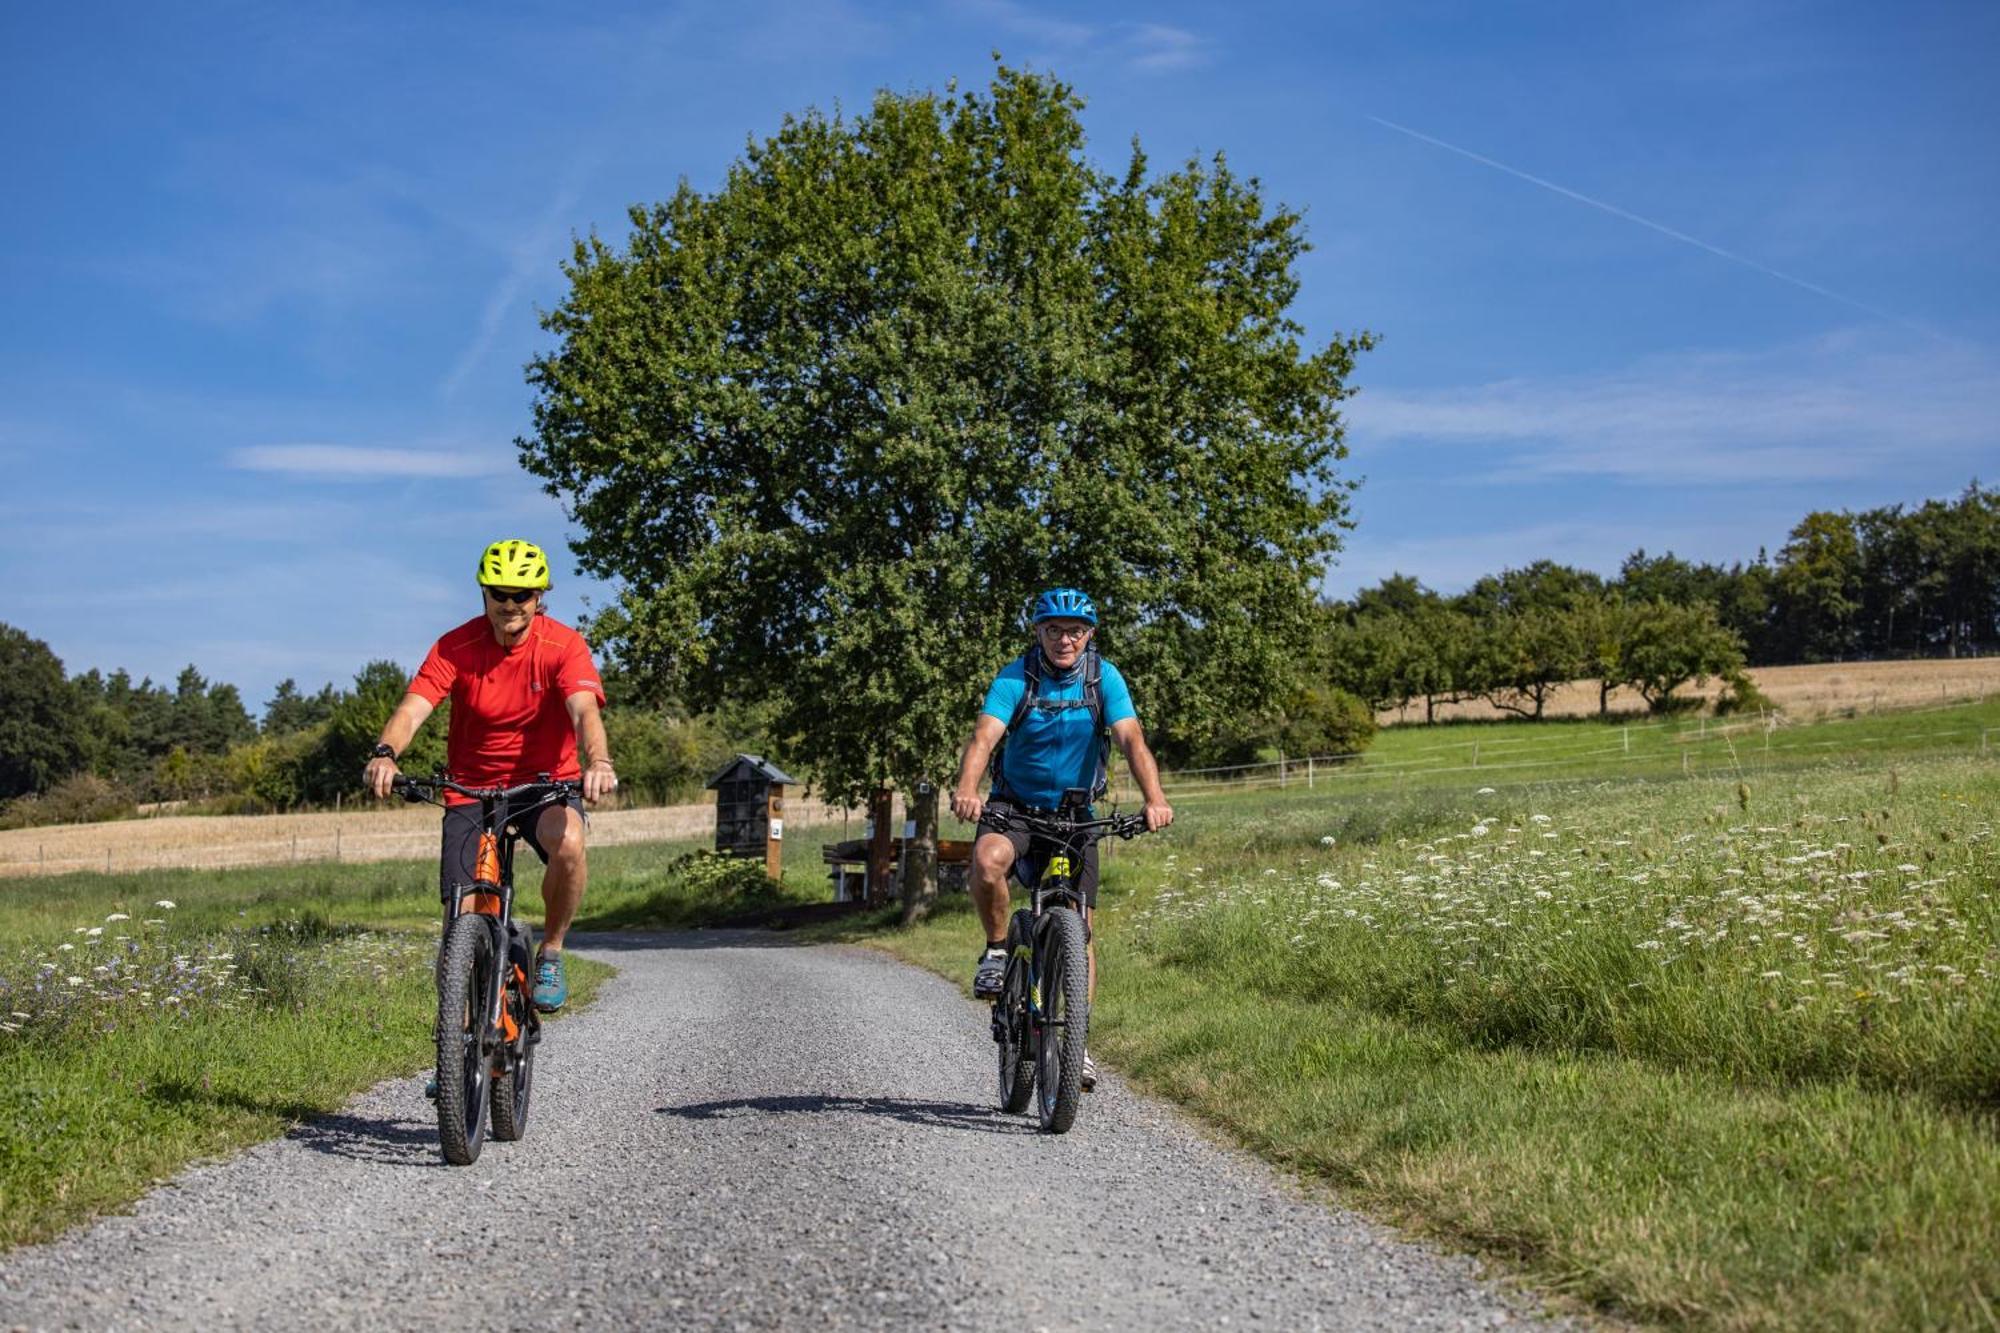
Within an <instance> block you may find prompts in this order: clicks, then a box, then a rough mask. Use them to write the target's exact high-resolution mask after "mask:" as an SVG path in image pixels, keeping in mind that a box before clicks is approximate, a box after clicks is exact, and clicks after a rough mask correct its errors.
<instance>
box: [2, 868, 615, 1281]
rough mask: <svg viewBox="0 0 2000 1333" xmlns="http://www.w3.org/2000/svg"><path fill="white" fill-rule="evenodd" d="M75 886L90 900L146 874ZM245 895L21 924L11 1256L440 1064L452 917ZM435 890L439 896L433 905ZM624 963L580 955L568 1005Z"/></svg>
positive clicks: (8, 1113) (12, 998)
mask: <svg viewBox="0 0 2000 1333" xmlns="http://www.w3.org/2000/svg"><path fill="white" fill-rule="evenodd" d="M377 869H378V870H379V868H377ZM433 873H434V872H433ZM76 878H80V877H72V879H73V881H74V879H76ZM246 878H247V876H246ZM9 887H10V889H11V888H12V887H15V886H9ZM33 887H34V888H36V889H40V888H43V887H45V886H44V885H41V884H35V885H34V886H33ZM77 887H84V888H85V889H86V891H85V892H83V893H81V894H79V895H78V897H79V898H80V899H85V900H87V899H89V898H91V897H93V896H99V895H105V894H110V895H118V896H120V897H123V898H131V897H132V892H131V890H132V888H133V887H134V886H133V885H131V884H129V883H118V884H112V885H97V886H77ZM349 887H350V888H351V889H354V890H355V891H356V892H358V893H359V896H360V898H361V899H362V900H363V901H364V902H369V903H372V902H373V901H374V900H373V898H372V895H371V894H370V893H368V892H367V891H365V890H363V889H360V888H358V887H357V886H349ZM236 888H237V889H238V890H239V891H238V892H235V893H232V892H230V891H229V890H226V889H225V890H223V891H220V892H218V893H216V894H215V895H213V900H205V899H204V896H203V894H202V893H201V890H200V888H199V887H194V888H193V889H192V891H185V890H184V891H183V900H176V899H168V898H164V897H161V898H158V899H150V900H147V901H146V902H145V904H144V906H143V909H142V910H143V911H145V912H146V913H147V914H148V915H146V916H139V915H137V914H136V913H128V912H124V911H120V910H116V909H114V910H113V911H111V912H109V913H105V914H102V915H96V916H85V915H83V914H82V913H80V912H72V913H71V916H70V919H72V920H81V921H84V922H87V924H78V925H75V926H73V927H71V928H70V929H69V930H67V931H65V932H63V933H62V934H60V935H56V934H51V933H48V932H46V931H44V932H42V934H41V935H40V937H39V938H37V937H36V936H34V935H33V934H28V935H25V936H24V935H23V934H22V933H21V932H19V931H18V930H16V931H15V932H14V933H13V936H12V937H13V938H14V939H15V940H17V941H19V942H18V943H17V944H16V945H15V948H14V952H13V954H12V956H11V957H9V958H6V959H4V960H0V1249H6V1248H10V1247H12V1246H15V1245H20V1244H25V1243H29V1242H33V1241H40V1240H47V1239H50V1238H52V1237H54V1236H56V1235H58V1234H59V1233H61V1232H62V1231H63V1230H65V1229H67V1228H68V1227H70V1226H73V1225H75V1224H77V1223H79V1222H82V1221H85V1220H87V1219H89V1218H91V1217H93V1216H96V1215H98V1214H101V1213H104V1212H107V1211H112V1210H116V1209H118V1208H121V1207H124V1206H126V1205H127V1204H129V1203H130V1202H131V1201H132V1200H134V1199H136V1198H137V1197H138V1196H139V1195H141V1194H143V1193H144V1192H145V1191H146V1190H147V1189H149V1188H150V1187H151V1186H153V1185H155V1184H158V1183H160V1182H162V1181H164V1180H165V1179H167V1178H168V1177H170V1176H171V1175H173V1174H174V1173H175V1172H177V1171H178V1170H180V1169H181V1168H182V1167H184V1166H186V1165H187V1164H188V1163H190V1162H193V1161H196V1160H199V1159H202V1158H210V1157H215V1156H219V1155H221V1154H224V1153H227V1152H230V1151H232V1150H234V1149H237V1148H240V1147H243V1146H245V1145H247V1144H250V1143H255V1142H258V1141H260V1140H262V1139H267V1138H270V1137H273V1136H275V1135H277V1134H281V1133H283V1132H285V1130H287V1129H288V1128H290V1127H291V1126H293V1125H295V1124H297V1123H299V1122H300V1121H303V1120H307V1119H310V1118H312V1117H315V1116H319V1115H323V1114H326V1113H329V1112H332V1111H334V1110H337V1109H338V1108H339V1107H340V1106H341V1105H342V1104H343V1103H344V1102H345V1101H347V1100H348V1098H350V1097H351V1096H352V1095H353V1094H354V1093H355V1092H357V1091H359V1090H361V1089H363V1088H366V1087H368V1086H369V1085H371V1084H373V1083H375V1082H377V1081H379V1080H381V1079H383V1078H387V1077H390V1076H392V1075H396V1074H407V1073H412V1072H415V1071H417V1070H419V1069H422V1068H424V1067H426V1066H427V1065H428V1064H429V1063H430V1060H431V1058H432V1053H431V1025H432V1021H433V1019H434V1017H435V1015H436V1011H437V999H436V993H435V990H434V988H433V984H432V980H431V960H432V958H433V957H434V956H435V950H436V930H437V927H436V923H435V922H429V921H427V922H426V923H425V925H423V926H421V927H414V928H412V927H404V928H397V929H386V930H385V929H377V928H372V927H371V926H369V925H367V924H363V923H360V922H355V921H351V920H350V921H342V920H340V919H339V916H340V912H339V909H338V901H339V898H340V895H337V894H336V895H330V896H328V897H323V898H321V899H320V900H319V901H320V906H321V907H331V908H333V909H334V911H335V915H334V916H329V915H327V914H326V913H325V912H323V911H321V910H319V909H317V908H316V909H314V910H310V911H306V912H299V911H297V910H296V909H291V910H286V911H277V910H274V909H271V908H270V907H269V905H268V904H261V905H259V910H258V912H257V915H258V916H260V917H263V918H266V919H264V920H261V921H259V922H256V923H252V921H251V911H252V909H251V907H249V906H244V907H237V906H234V904H235V903H236V902H239V901H245V900H248V901H251V902H253V903H254V902H256V899H255V897H254V896H253V895H251V894H250V893H249V892H248V891H247V890H245V889H244V886H242V885H238V886H236ZM92 889H94V890H95V892H92V891H91V890H92ZM30 896H31V897H32V895H30ZM390 896H391V898H392V899H393V897H394V895H393V894H392V895H390ZM435 900H436V894H435V890H434V889H432V890H431V892H430V899H429V903H430V908H429V910H430V911H432V912H434V911H435V906H434V904H435ZM0 904H5V906H4V907H0V920H6V919H7V918H8V917H13V918H15V919H16V921H18V920H19V919H21V918H24V917H25V918H29V919H33V918H37V917H40V916H45V915H47V914H49V913H50V912H52V911H54V910H55V909H54V908H53V907H52V906H51V904H50V902H49V901H48V900H47V899H46V898H40V897H34V898H33V900H32V901H25V902H20V903H16V902H15V900H14V896H13V895H12V893H10V892H0ZM134 905H135V906H137V905H138V903H137V901H136V900H134ZM349 905H350V906H351V905H352V904H349ZM389 915H391V916H394V915H395V913H394V912H393V911H392V912H390V913H389ZM225 923H227V924H225ZM613 970H614V969H612V968H610V967H608V966H606V965H605V964H603V963H599V962H595V961H593V960H590V959H587V958H582V957H577V958H574V959H572V960H571V964H570V969H569V975H570V983H571V989H572V997H573V998H572V1000H571V1011H573V1010H574V1009H578V1008H582V1007H585V1006H587V1005H588V1004H589V1003H590V1002H591V1000H592V999H593V997H594V996H595V994H596V992H597V990H598V988H599V987H600V986H601V985H602V983H603V982H604V980H605V979H606V978H608V977H609V976H610V975H612V972H613ZM558 1039H559V1038H558Z"/></svg>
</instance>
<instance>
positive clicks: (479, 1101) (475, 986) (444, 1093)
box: [437, 912, 498, 1166]
mask: <svg viewBox="0 0 2000 1333" xmlns="http://www.w3.org/2000/svg"><path fill="white" fill-rule="evenodd" d="M497 964H498V960H497V959H495V958H494V956H493V928H492V926H491V924H490V923H489V922H488V921H487V919H486V918H485V917H483V916H479V915H477V914H475V913H470V912H468V913H467V914H466V915H464V916H461V917H459V918H458V920H456V921H454V922H452V923H451V931H450V933H449V934H447V935H446V936H445V941H444V949H443V951H442V953H441V955H440V958H439V962H438V1017H437V1091H438V1096H437V1114H438V1142H439V1145H440V1146H441V1147H442V1148H443V1149H444V1159H445V1161H447V1162H450V1163H451V1164H452V1165H453V1166H469V1165H470V1164H472V1163H473V1162H475V1161H477V1160H478V1159H479V1150H480V1148H482V1147H484V1146H485V1143H486V1100H487V1053H486V1000H487V996H488V995H489V994H491V986H492V983H493V969H494V967H495V966H497Z"/></svg>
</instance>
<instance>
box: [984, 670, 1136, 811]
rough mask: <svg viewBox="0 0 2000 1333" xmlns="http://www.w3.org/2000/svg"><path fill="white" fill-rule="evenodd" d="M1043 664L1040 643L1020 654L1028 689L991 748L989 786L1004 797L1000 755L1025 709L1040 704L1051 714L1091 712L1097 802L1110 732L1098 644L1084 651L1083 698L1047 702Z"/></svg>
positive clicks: (1105, 776) (1106, 773)
mask: <svg viewBox="0 0 2000 1333" xmlns="http://www.w3.org/2000/svg"><path fill="white" fill-rule="evenodd" d="M1045 666H1046V663H1044V662H1043V661H1042V648H1041V645H1040V644H1036V645H1035V646H1034V647H1032V648H1030V649H1028V651H1027V652H1025V653H1023V654H1021V671H1022V674H1023V675H1025V676H1026V677H1027V678H1028V679H1027V686H1026V688H1024V689H1023V690H1022V691H1021V699H1020V702H1018V703H1016V704H1015V705H1014V716H1012V717H1011V718H1009V719H1007V730H1006V733H1005V734H1004V735H1002V736H1001V737H1000V743H999V744H998V745H996V746H994V747H993V760H992V763H991V765H990V767H989V769H988V774H989V777H990V780H991V781H990V785H991V786H993V787H995V788H998V789H999V790H1000V791H1001V792H1002V794H1003V795H1004V794H1005V792H1006V788H1005V785H1004V784H1005V780H1004V779H1003V778H1002V777H1001V776H1000V756H1001V755H1003V754H1005V753H1006V750H1007V737H1008V736H1012V735H1013V734H1014V731H1015V729H1016V728H1017V727H1019V726H1020V725H1021V723H1023V722H1025V721H1026V720H1027V717H1028V710H1030V709H1032V708H1034V707H1036V706H1037V704H1039V705H1040V706H1041V707H1042V708H1044V709H1047V710H1049V711H1051V712H1060V711H1064V710H1067V709H1071V708H1088V709H1089V710H1090V726H1091V730H1092V731H1094V732H1096V734H1097V772H1096V773H1095V774H1094V775H1093V776H1092V778H1091V784H1090V799H1091V800H1093V801H1096V800H1098V799H1100V798H1101V797H1103V795H1104V793H1105V792H1107V791H1108V790H1110V786H1111V783H1110V762H1111V732H1110V731H1109V730H1108V729H1107V728H1106V727H1105V725H1104V685H1103V681H1104V663H1103V660H1102V659H1101V658H1099V657H1098V655H1097V645H1096V644H1094V643H1093V644H1091V645H1090V646H1089V647H1087V648H1085V649H1084V650H1083V697H1082V698H1081V699H1049V700H1046V701H1044V700H1043V699H1042V697H1041V695H1042V672H1043V669H1044V667H1045Z"/></svg>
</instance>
